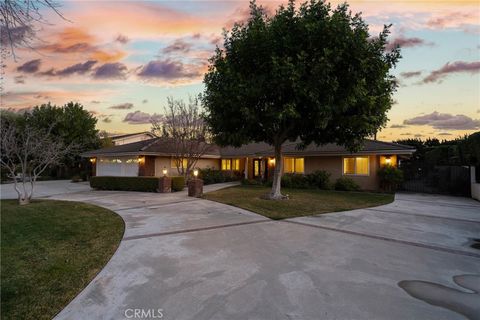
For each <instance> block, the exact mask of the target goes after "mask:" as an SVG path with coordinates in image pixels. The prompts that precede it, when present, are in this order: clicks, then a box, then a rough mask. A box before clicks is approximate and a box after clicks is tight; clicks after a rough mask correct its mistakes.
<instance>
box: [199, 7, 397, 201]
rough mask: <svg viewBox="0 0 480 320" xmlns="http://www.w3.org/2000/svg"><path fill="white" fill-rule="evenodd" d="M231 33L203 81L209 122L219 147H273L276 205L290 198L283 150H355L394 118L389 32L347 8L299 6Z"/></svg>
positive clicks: (257, 11)
mask: <svg viewBox="0 0 480 320" xmlns="http://www.w3.org/2000/svg"><path fill="white" fill-rule="evenodd" d="M250 9H251V10H250V18H249V20H248V21H247V22H246V23H243V24H236V25H235V26H234V27H233V28H232V30H231V31H230V32H225V34H224V45H223V49H220V48H217V50H216V53H215V55H214V56H213V57H212V59H211V64H210V66H209V71H208V72H207V74H206V75H205V78H204V83H205V87H206V89H205V92H204V96H203V102H204V105H205V108H206V116H205V118H206V121H207V123H208V124H209V126H210V127H211V131H212V134H213V136H214V139H215V141H216V142H217V143H218V144H220V145H233V146H241V145H242V144H246V143H249V142H252V141H253V142H266V143H269V144H270V145H272V146H273V147H274V150H275V163H276V165H275V172H274V179H273V186H272V191H271V193H270V198H271V199H279V198H282V197H283V196H282V194H281V192H280V181H281V175H282V167H283V164H282V144H283V143H284V142H286V141H297V140H298V141H301V143H300V144H299V147H304V146H305V145H307V144H310V143H316V144H325V143H332V142H334V143H338V144H341V145H344V146H346V147H348V148H349V149H350V150H352V151H354V150H356V149H358V148H359V147H360V146H361V144H362V141H363V140H364V138H365V137H367V136H372V135H373V134H375V132H376V131H377V130H378V128H380V127H382V126H384V125H385V123H386V121H387V117H386V112H387V111H388V110H389V109H390V107H391V105H392V94H393V92H394V91H395V88H396V82H395V78H394V77H393V76H392V75H390V73H389V72H390V70H391V69H392V68H393V67H394V66H395V64H396V62H397V61H398V59H399V58H400V53H399V49H398V48H395V49H394V50H393V51H386V49H385V47H386V44H387V36H388V34H389V30H388V27H385V28H384V30H383V32H381V33H380V34H378V35H377V36H372V35H371V34H369V31H368V26H367V24H366V23H365V22H364V21H363V20H362V18H361V16H360V14H356V15H352V14H351V12H350V11H349V8H348V5H347V4H342V5H340V6H338V7H337V8H335V9H332V8H331V6H330V5H329V4H327V3H325V2H322V1H318V0H312V1H310V2H308V3H304V4H302V5H300V6H299V8H295V4H294V2H293V1H291V2H289V4H288V5H287V6H286V7H284V6H281V7H279V9H278V10H277V11H276V13H275V15H273V16H271V17H268V16H267V15H266V13H265V11H264V10H263V9H262V8H261V7H259V6H257V5H256V3H255V2H251V4H250Z"/></svg>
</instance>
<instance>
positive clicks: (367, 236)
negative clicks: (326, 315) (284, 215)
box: [283, 220, 480, 258]
mask: <svg viewBox="0 0 480 320" xmlns="http://www.w3.org/2000/svg"><path fill="white" fill-rule="evenodd" d="M283 222H287V223H292V224H297V225H301V226H306V227H312V228H318V229H324V230H329V231H335V232H342V233H346V234H350V235H356V236H360V237H366V238H371V239H377V240H383V241H388V242H394V243H400V244H404V245H409V246H414V247H419V248H425V249H431V250H436V251H442V252H447V253H452V254H458V255H463V256H469V257H474V258H480V254H478V253H474V252H469V251H462V250H456V249H450V248H445V247H438V246H432V245H429V244H424V243H417V242H411V241H406V240H400V239H393V238H387V237H384V236H379V235H374V234H368V233H361V232H356V231H351V230H345V229H337V228H332V227H326V226H320V225H315V224H309V223H305V222H298V221H291V220H283Z"/></svg>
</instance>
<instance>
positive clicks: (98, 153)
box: [82, 138, 415, 190]
mask: <svg viewBox="0 0 480 320" xmlns="http://www.w3.org/2000/svg"><path fill="white" fill-rule="evenodd" d="M296 146H297V143H296V142H286V143H285V144H284V145H283V156H284V169H283V171H284V173H298V174H308V173H311V172H314V171H316V170H325V171H327V172H329V173H330V174H331V179H332V180H336V179H338V178H340V177H342V176H348V177H350V178H352V179H353V180H354V181H355V182H356V183H358V184H359V185H360V187H361V188H362V189H364V190H377V189H378V188H379V178H378V176H377V171H378V169H379V168H380V167H381V166H382V165H386V164H390V165H393V166H397V165H398V163H399V161H401V159H402V158H405V157H410V156H411V155H412V153H413V152H415V149H414V148H413V147H410V146H406V145H401V144H397V143H389V142H382V141H377V140H365V143H364V146H363V148H362V149H361V150H360V151H358V152H356V153H351V152H349V151H348V150H347V149H346V148H344V147H342V146H339V145H336V144H326V145H322V146H317V145H315V144H311V145H308V146H307V147H306V148H305V149H302V150H298V149H297V148H296ZM174 151H175V148H174V144H173V143H172V142H171V141H169V140H167V139H164V138H152V139H148V140H141V141H137V142H133V143H128V144H122V145H116V146H114V147H110V148H104V149H99V150H94V151H89V152H86V153H83V154H82V156H83V157H89V158H90V161H91V162H92V164H93V165H94V166H93V169H94V172H93V174H94V175H98V176H161V175H163V173H162V172H163V170H164V169H166V171H167V175H178V173H177V169H176V165H175V161H174V158H173V157H174V155H175V152H174ZM196 168H199V169H204V168H211V169H215V170H229V171H240V172H242V174H244V176H245V178H248V179H268V178H271V177H273V169H274V168H275V159H274V151H273V148H272V146H270V145H268V144H266V143H250V144H247V145H244V146H242V147H240V148H234V147H226V148H221V147H219V146H216V145H208V148H207V152H206V153H205V154H204V156H203V157H202V158H201V159H199V160H198V162H197V164H196Z"/></svg>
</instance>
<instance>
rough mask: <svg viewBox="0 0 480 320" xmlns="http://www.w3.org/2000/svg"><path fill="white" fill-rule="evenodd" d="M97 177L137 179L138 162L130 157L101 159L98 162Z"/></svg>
mask: <svg viewBox="0 0 480 320" xmlns="http://www.w3.org/2000/svg"><path fill="white" fill-rule="evenodd" d="M97 176H119V177H136V176H138V160H137V158H128V157H117V158H107V157H104V158H100V159H99V160H98V161H97Z"/></svg>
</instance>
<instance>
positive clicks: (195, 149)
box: [152, 97, 215, 177]
mask: <svg viewBox="0 0 480 320" xmlns="http://www.w3.org/2000/svg"><path fill="white" fill-rule="evenodd" d="M152 132H153V133H155V134H156V135H157V136H159V137H162V138H164V139H165V143H167V144H169V145H170V146H171V148H172V150H173V153H174V156H173V159H174V161H175V166H176V168H177V171H178V174H180V175H183V176H185V177H188V176H189V174H190V172H191V171H192V170H193V169H194V168H195V166H196V164H197V162H198V159H200V158H201V157H202V156H203V155H205V153H206V152H208V151H210V150H212V149H213V148H215V147H214V146H213V145H212V144H210V143H208V130H207V126H206V125H205V122H204V121H203V117H202V115H201V112H200V104H199V99H198V98H197V97H195V98H192V97H190V98H189V101H188V103H185V102H184V101H183V100H175V99H173V97H169V98H168V100H167V107H165V109H164V117H163V118H162V119H160V120H152Z"/></svg>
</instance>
